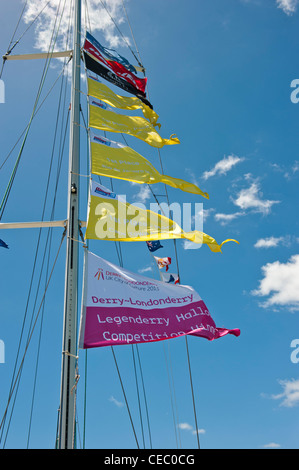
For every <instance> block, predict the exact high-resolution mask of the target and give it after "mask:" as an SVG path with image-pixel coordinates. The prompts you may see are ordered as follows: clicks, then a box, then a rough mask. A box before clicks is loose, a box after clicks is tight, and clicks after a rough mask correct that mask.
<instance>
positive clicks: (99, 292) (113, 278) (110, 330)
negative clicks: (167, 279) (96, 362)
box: [80, 252, 240, 349]
mask: <svg viewBox="0 0 299 470" xmlns="http://www.w3.org/2000/svg"><path fill="white" fill-rule="evenodd" d="M87 258H88V259H87ZM186 334H191V335H194V336H200V337H203V338H206V339H208V340H210V341H212V340H214V339H217V338H220V337H221V336H224V335H226V334H232V335H234V336H239V335H240V330H239V329H233V330H228V329H224V328H217V327H216V325H215V323H214V321H213V319H212V317H211V315H210V312H209V311H208V309H207V307H206V305H205V303H204V302H203V300H202V299H201V298H200V297H199V295H198V294H197V293H196V292H195V291H194V290H193V289H192V288H191V287H189V286H179V285H169V284H165V283H163V282H161V281H155V280H154V279H149V278H146V277H144V276H141V275H137V274H134V273H132V272H130V271H127V270H124V269H122V268H119V267H118V266H115V265H113V264H111V263H108V262H107V261H105V260H103V259H102V258H99V257H97V256H95V255H93V254H92V253H89V252H86V256H85V284H84V301H83V308H82V315H81V325H80V347H81V348H84V349H85V348H95V347H101V346H113V345H119V344H134V343H147V342H152V341H161V340H165V339H171V338H176V337H179V336H182V335H186Z"/></svg>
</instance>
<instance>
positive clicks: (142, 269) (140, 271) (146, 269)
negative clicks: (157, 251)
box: [138, 266, 153, 274]
mask: <svg viewBox="0 0 299 470" xmlns="http://www.w3.org/2000/svg"><path fill="white" fill-rule="evenodd" d="M152 270H153V268H152V266H146V267H145V268H141V269H138V272H139V273H140V274H143V273H148V272H149V271H152Z"/></svg>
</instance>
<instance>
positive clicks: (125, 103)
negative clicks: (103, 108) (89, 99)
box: [87, 73, 161, 128]
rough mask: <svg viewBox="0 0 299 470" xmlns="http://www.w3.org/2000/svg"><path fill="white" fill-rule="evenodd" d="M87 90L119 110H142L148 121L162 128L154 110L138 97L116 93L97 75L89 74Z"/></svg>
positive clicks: (91, 94)
mask: <svg viewBox="0 0 299 470" xmlns="http://www.w3.org/2000/svg"><path fill="white" fill-rule="evenodd" d="M87 88H88V93H87V94H88V95H89V96H93V97H94V98H98V99H99V100H102V101H104V102H105V103H107V104H109V105H110V106H113V107H115V108H119V109H128V110H132V109H141V110H142V112H143V115H144V117H145V118H146V119H148V120H149V121H150V123H151V124H152V125H153V126H158V127H159V128H160V127H161V124H159V123H157V120H158V118H159V116H158V114H157V113H155V111H154V110H153V109H152V107H150V106H148V105H147V104H145V103H144V102H143V101H141V100H140V99H139V98H137V97H136V96H120V95H117V94H116V93H114V91H112V90H111V89H110V88H109V87H108V86H107V85H105V84H104V83H101V81H100V80H99V78H98V76H97V75H96V74H93V75H92V74H91V73H87Z"/></svg>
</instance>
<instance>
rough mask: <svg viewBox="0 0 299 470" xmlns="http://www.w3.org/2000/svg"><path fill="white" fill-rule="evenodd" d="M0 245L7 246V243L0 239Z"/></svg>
mask: <svg viewBox="0 0 299 470" xmlns="http://www.w3.org/2000/svg"><path fill="white" fill-rule="evenodd" d="M0 246H2V247H3V248H8V245H7V244H6V243H5V242H4V241H3V240H1V239H0Z"/></svg>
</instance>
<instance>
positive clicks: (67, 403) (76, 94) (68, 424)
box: [58, 0, 81, 449]
mask: <svg viewBox="0 0 299 470" xmlns="http://www.w3.org/2000/svg"><path fill="white" fill-rule="evenodd" d="M80 65H81V0H75V2H74V20H73V62H72V91H71V121H70V122H71V125H70V149H69V180H68V225H67V250H66V274H65V300H64V324H63V344H62V348H63V349H62V367H61V395H60V416H59V436H58V448H59V449H73V448H74V436H75V411H76V410H75V402H76V400H75V398H76V397H75V395H76V390H75V388H73V387H74V386H75V385H76V365H77V359H76V356H77V318H78V242H77V240H78V238H79V177H78V174H79V155H80V127H79V124H80Z"/></svg>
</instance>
